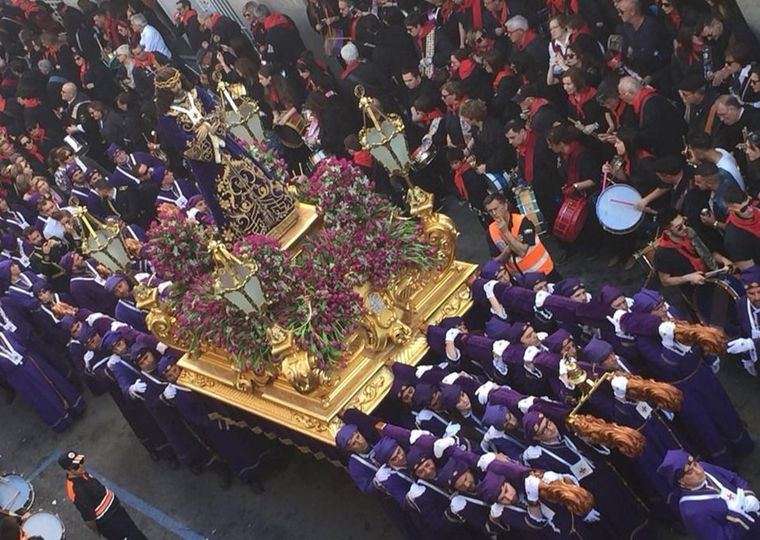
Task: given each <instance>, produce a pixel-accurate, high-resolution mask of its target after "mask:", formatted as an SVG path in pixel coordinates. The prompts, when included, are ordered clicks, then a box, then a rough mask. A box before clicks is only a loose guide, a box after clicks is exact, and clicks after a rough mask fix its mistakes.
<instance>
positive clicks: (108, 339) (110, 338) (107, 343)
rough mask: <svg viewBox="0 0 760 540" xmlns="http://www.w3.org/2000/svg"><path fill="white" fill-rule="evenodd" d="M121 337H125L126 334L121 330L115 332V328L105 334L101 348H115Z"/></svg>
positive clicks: (109, 349) (106, 349)
mask: <svg viewBox="0 0 760 540" xmlns="http://www.w3.org/2000/svg"><path fill="white" fill-rule="evenodd" d="M120 339H124V336H122V335H121V332H118V331H115V332H114V331H113V330H112V331H109V332H106V333H105V334H103V340H102V341H101V342H100V348H101V349H103V350H105V351H111V350H112V349H113V346H114V345H116V343H117V342H118V341H119V340H120Z"/></svg>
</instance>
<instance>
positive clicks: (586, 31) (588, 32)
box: [567, 23, 591, 45]
mask: <svg viewBox="0 0 760 540" xmlns="http://www.w3.org/2000/svg"><path fill="white" fill-rule="evenodd" d="M582 35H587V36H590V35H591V29H590V28H589V27H588V25H587V24H586V23H583V26H581V27H580V28H578V29H577V30H573V31H572V32H570V38H569V39H568V40H567V44H568V45H572V44H573V43H575V40H576V39H578V36H582Z"/></svg>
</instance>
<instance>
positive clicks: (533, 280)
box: [515, 272, 547, 290]
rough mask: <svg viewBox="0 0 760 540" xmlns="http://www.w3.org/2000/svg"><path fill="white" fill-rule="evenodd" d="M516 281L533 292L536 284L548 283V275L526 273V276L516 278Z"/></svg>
mask: <svg viewBox="0 0 760 540" xmlns="http://www.w3.org/2000/svg"><path fill="white" fill-rule="evenodd" d="M515 281H516V282H517V284H518V285H519V286H520V287H523V288H524V289H530V290H533V287H535V286H536V284H538V283H541V282H542V281H547V279H546V274H544V273H543V272H526V273H525V274H521V275H519V276H516V277H515Z"/></svg>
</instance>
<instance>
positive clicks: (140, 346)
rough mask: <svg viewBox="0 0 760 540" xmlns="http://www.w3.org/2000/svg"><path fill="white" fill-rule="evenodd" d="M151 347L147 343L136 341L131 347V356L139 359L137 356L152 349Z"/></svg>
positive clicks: (133, 358)
mask: <svg viewBox="0 0 760 540" xmlns="http://www.w3.org/2000/svg"><path fill="white" fill-rule="evenodd" d="M150 350H151V348H150V347H148V346H147V345H146V344H145V343H141V342H140V341H135V342H134V343H133V344H132V346H131V347H130V348H129V356H131V357H132V360H137V357H138V356H140V355H141V354H142V353H144V352H145V351H150Z"/></svg>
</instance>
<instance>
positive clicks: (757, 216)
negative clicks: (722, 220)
mask: <svg viewBox="0 0 760 540" xmlns="http://www.w3.org/2000/svg"><path fill="white" fill-rule="evenodd" d="M726 223H731V224H732V225H733V226H734V227H738V228H739V229H741V230H743V231H747V232H748V233H750V234H752V235H754V236H755V237H757V238H760V210H758V209H757V208H752V217H751V218H749V219H744V218H740V217H738V216H735V215H734V213H733V212H729V213H728V219H727V220H726Z"/></svg>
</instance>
